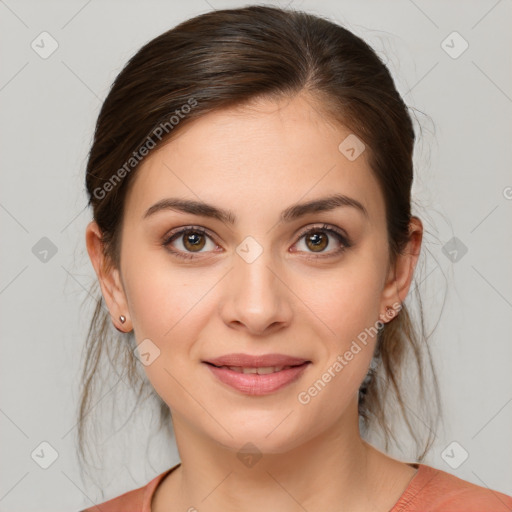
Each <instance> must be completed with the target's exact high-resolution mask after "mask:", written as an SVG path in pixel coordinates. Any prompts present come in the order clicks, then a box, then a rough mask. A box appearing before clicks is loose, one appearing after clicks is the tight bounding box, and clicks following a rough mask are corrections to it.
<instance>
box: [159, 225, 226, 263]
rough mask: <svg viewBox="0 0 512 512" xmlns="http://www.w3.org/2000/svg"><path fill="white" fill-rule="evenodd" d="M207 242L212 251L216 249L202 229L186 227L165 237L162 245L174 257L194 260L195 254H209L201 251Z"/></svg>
mask: <svg viewBox="0 0 512 512" xmlns="http://www.w3.org/2000/svg"><path fill="white" fill-rule="evenodd" d="M208 241H209V242H210V244H211V249H212V250H213V249H215V248H216V247H217V246H216V244H215V243H214V242H213V239H212V237H211V236H210V235H209V234H208V233H207V232H206V231H205V230H204V229H202V228H199V227H197V228H196V227H188V228H185V229H181V230H178V231H174V232H173V233H170V234H169V235H167V237H166V238H165V239H164V240H163V242H162V245H163V246H164V247H165V248H166V249H167V250H169V251H170V252H171V253H172V254H174V255H175V256H178V257H180V258H194V257H195V255H194V254H195V253H197V254H200V253H202V252H209V251H208V250H206V251H203V249H204V248H205V247H206V245H207V243H208Z"/></svg>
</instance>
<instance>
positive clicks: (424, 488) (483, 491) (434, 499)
mask: <svg viewBox="0 0 512 512" xmlns="http://www.w3.org/2000/svg"><path fill="white" fill-rule="evenodd" d="M417 466H418V471H417V473H416V475H415V476H414V477H413V479H412V480H411V482H410V483H409V486H408V487H407V489H406V490H405V492H404V493H403V495H402V496H401V498H400V500H398V502H397V503H396V504H395V506H394V507H393V508H392V510H391V511H390V512H419V511H425V510H429V511H430V512H459V511H460V512H462V511H464V512H511V511H512V497H511V496H508V495H506V494H504V493H501V492H498V491H495V490H492V489H488V488H487V487H482V486H480V485H476V484H473V483H471V482H468V481H467V480H463V479H461V478H458V477H456V476H454V475H452V474H450V473H447V472H446V471H442V470H440V469H436V468H433V467H432V466H427V465H425V464H418V465H417Z"/></svg>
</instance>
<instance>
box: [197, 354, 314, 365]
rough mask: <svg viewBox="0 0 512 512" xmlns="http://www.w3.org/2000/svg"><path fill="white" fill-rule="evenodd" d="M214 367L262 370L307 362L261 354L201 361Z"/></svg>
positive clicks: (232, 355) (297, 358)
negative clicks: (265, 367)
mask: <svg viewBox="0 0 512 512" xmlns="http://www.w3.org/2000/svg"><path fill="white" fill-rule="evenodd" d="M203 362H205V363H211V364H214V365H215V366H242V367H244V368H262V367H264V366H296V365H299V364H303V363H306V362H308V360H307V359H302V358H300V357H292V356H286V355H284V354H263V355H258V356H251V355H249V354H226V355H224V356H220V357H216V358H214V359H207V360H205V361H203Z"/></svg>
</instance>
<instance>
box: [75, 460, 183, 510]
mask: <svg viewBox="0 0 512 512" xmlns="http://www.w3.org/2000/svg"><path fill="white" fill-rule="evenodd" d="M177 466H179V464H177V465H176V466H173V467H172V468H170V469H167V470H166V471H164V472H163V473H160V474H159V475H157V476H156V477H155V478H153V479H152V480H151V481H149V482H148V483H147V484H146V485H143V486H142V487H139V488H137V489H133V490H131V491H128V492H125V493H124V494H121V495H120V496H117V497H115V498H112V499H110V500H108V501H105V502H103V503H99V504H95V505H93V506H92V507H90V508H87V509H84V510H81V511H80V512H98V511H101V512H151V498H152V497H153V494H154V493H155V490H156V488H157V486H158V484H159V483H160V482H161V481H162V480H163V479H164V478H165V477H166V476H167V475H168V474H169V473H170V472H171V471H172V470H173V469H175V468H176V467H177Z"/></svg>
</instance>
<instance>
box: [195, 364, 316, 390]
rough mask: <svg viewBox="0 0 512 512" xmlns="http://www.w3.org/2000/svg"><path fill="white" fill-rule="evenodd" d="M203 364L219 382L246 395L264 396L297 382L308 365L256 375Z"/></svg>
mask: <svg viewBox="0 0 512 512" xmlns="http://www.w3.org/2000/svg"><path fill="white" fill-rule="evenodd" d="M204 364H206V365H207V366H208V368H210V371H211V372H212V373H213V375H215V377H217V378H218V379H219V380H220V381H221V382H223V383H224V384H227V385H228V386H231V387H232V388H235V389H236V390H238V391H241V392H242V393H245V394H247V395H266V394H268V393H273V392H274V391H278V390H279V389H282V388H284V387H285V386H287V385H288V384H291V383H292V382H294V381H295V380H297V379H298V378H299V377H300V376H301V375H302V373H303V372H304V370H305V369H306V367H307V366H308V365H309V363H304V364H301V365H300V366H292V367H291V368H287V369H286V370H281V371H280V372H274V373H267V374H266V375H258V374H257V373H240V372H235V371H233V370H230V369H229V368H217V367H216V366H213V365H211V364H208V363H204Z"/></svg>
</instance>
